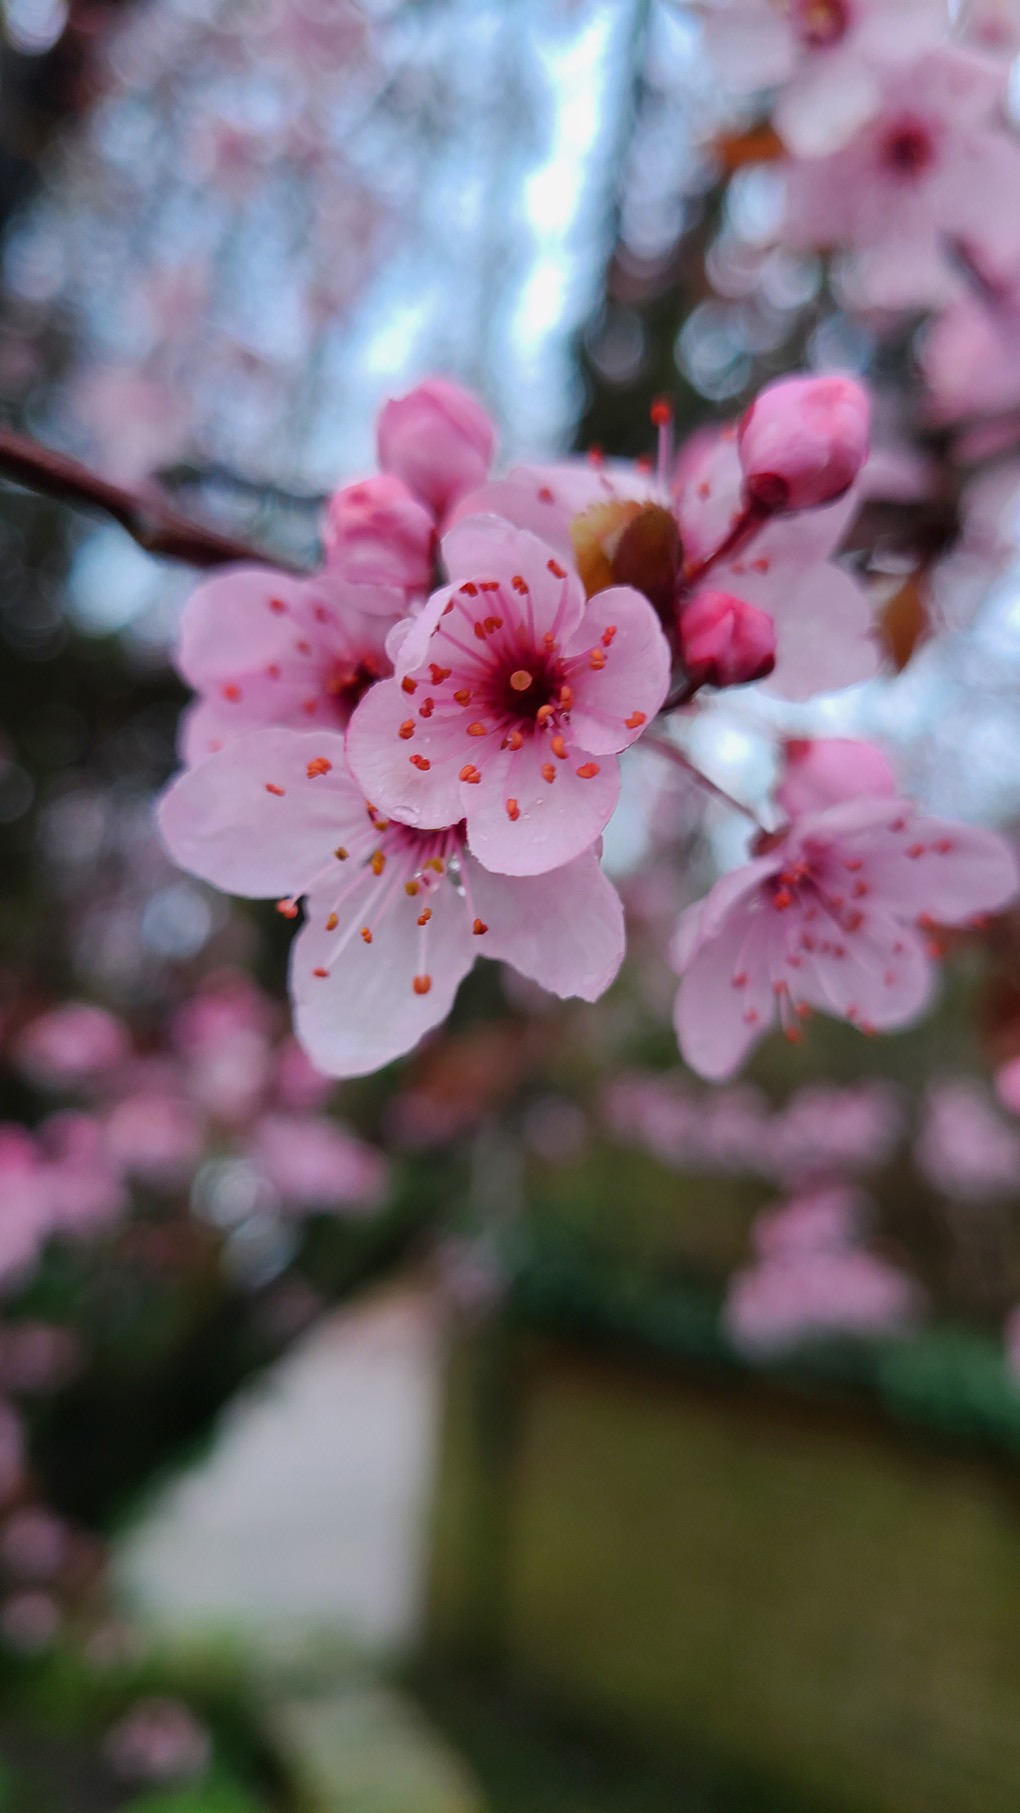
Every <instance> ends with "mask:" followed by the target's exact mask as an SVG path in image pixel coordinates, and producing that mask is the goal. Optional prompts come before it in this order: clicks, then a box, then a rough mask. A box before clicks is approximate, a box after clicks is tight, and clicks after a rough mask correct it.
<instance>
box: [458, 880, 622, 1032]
mask: <svg viewBox="0 0 1020 1813" xmlns="http://www.w3.org/2000/svg"><path fill="white" fill-rule="evenodd" d="M465 863H466V873H467V879H468V882H469V885H470V889H471V900H472V905H473V907H474V909H475V912H476V914H477V916H478V917H479V918H480V919H481V920H482V921H483V922H484V924H485V925H487V927H488V931H487V932H486V933H485V934H484V935H483V936H480V937H479V939H478V946H479V950H480V952H481V955H482V956H483V957H501V958H502V959H503V961H504V962H506V963H511V964H512V965H513V967H514V969H516V970H519V971H520V973H521V975H522V976H530V978H531V980H532V981H533V982H538V983H539V984H540V985H541V987H542V988H547V989H548V990H549V991H550V993H552V994H554V995H561V996H567V995H580V997H581V999H582V1000H583V1001H597V1000H598V998H599V996H600V995H602V994H604V993H605V991H606V989H607V988H608V987H609V985H610V983H611V982H612V981H613V980H614V978H615V976H616V973H617V971H618V969H619V967H620V964H621V963H622V961H623V954H624V945H625V937H624V925H623V907H622V905H621V902H620V897H619V895H618V894H617V892H616V889H615V888H614V887H613V885H612V883H611V882H609V881H608V880H607V879H606V876H605V875H604V874H603V872H602V867H601V865H600V863H599V859H598V855H597V854H596V852H595V851H594V850H588V851H586V852H585V854H584V855H583V856H577V857H575V858H574V860H573V862H569V863H566V864H564V866H563V867H562V868H559V869H554V870H553V871H552V872H551V873H548V874H545V875H529V876H520V877H518V876H511V875H492V874H489V873H488V872H487V871H486V870H485V869H483V868H482V867H481V866H480V864H478V863H476V862H473V861H472V860H471V858H470V857H467V858H465Z"/></svg>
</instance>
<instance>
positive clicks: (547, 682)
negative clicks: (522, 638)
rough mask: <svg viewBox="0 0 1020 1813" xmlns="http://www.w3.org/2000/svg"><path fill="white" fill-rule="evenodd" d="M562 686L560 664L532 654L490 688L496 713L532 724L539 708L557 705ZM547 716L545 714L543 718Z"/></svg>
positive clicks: (547, 713) (505, 672)
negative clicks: (497, 711)
mask: <svg viewBox="0 0 1020 1813" xmlns="http://www.w3.org/2000/svg"><path fill="white" fill-rule="evenodd" d="M562 684H563V673H562V667H561V663H560V662H559V661H557V660H555V659H554V658H553V659H550V658H549V657H544V656H540V655H536V654H532V655H531V656H529V657H528V658H527V660H526V661H522V662H520V663H519V664H515V665H514V666H513V667H511V668H510V669H509V671H506V670H504V672H503V674H502V675H499V676H497V678H496V683H495V686H494V687H493V693H494V697H495V701H496V706H497V710H501V711H502V712H503V713H505V715H506V716H507V717H508V718H516V719H517V721H518V722H521V721H522V720H523V721H524V722H525V723H529V724H533V723H534V722H535V721H536V719H537V718H538V714H539V712H540V711H541V710H542V707H543V706H547V705H550V704H551V703H555V702H556V701H558V699H559V695H560V689H561V687H562ZM549 715H550V713H549V712H546V713H545V714H544V717H548V716H549ZM543 722H544V718H543Z"/></svg>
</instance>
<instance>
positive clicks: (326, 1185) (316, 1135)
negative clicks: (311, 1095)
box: [249, 1114, 387, 1213]
mask: <svg viewBox="0 0 1020 1813" xmlns="http://www.w3.org/2000/svg"><path fill="white" fill-rule="evenodd" d="M249 1154H250V1156H251V1158H252V1159H253V1160H254V1161H255V1163H256V1164H257V1165H258V1167H259V1169H260V1170H261V1171H262V1172H263V1173H264V1175H265V1176H267V1177H268V1178H269V1180H270V1182H271V1183H272V1184H273V1185H274V1186H275V1188H276V1190H277V1191H278V1192H279V1195H280V1198H281V1200H282V1202H283V1203H284V1206H285V1207H289V1208H295V1209H334V1210H340V1211H344V1210H346V1211H347V1212H348V1213H350V1212H351V1211H354V1212H358V1211H359V1210H360V1211H365V1210H368V1209H375V1208H378V1206H379V1204H380V1202H381V1201H382V1198H383V1196H384V1195H385V1191H386V1184H387V1170H386V1164H385V1161H384V1160H383V1158H382V1156H381V1154H380V1153H379V1152H377V1151H376V1150H375V1149H374V1147H372V1146H368V1145H366V1144H365V1142H364V1141H363V1140H360V1139H358V1138H357V1137H356V1135H355V1134H353V1133H352V1132H351V1130H350V1128H349V1127H344V1126H341V1125H340V1124H339V1122H337V1121H334V1120H330V1119H329V1118H328V1116H326V1115H296V1114H266V1115H263V1117H262V1119H261V1120H259V1121H258V1122H256V1125H255V1127H254V1129H253V1132H252V1138H251V1143H250V1146H249Z"/></svg>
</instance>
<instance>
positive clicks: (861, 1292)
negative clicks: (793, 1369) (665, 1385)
mask: <svg viewBox="0 0 1020 1813" xmlns="http://www.w3.org/2000/svg"><path fill="white" fill-rule="evenodd" d="M859 1216H860V1206H859V1203H858V1200H857V1199H856V1198H855V1196H854V1195H853V1193H852V1192H847V1191H842V1190H832V1191H825V1192H822V1193H818V1194H816V1195H814V1196H812V1197H808V1198H802V1199H800V1200H797V1201H794V1202H791V1203H788V1204H786V1205H784V1206H783V1207H782V1208H780V1209H779V1210H774V1211H772V1213H771V1214H766V1215H763V1216H762V1217H761V1218H760V1220H759V1221H758V1223H757V1224H756V1227H755V1231H754V1236H753V1238H754V1243H755V1247H756V1250H757V1254H758V1258H757V1262H756V1263H755V1264H754V1265H753V1266H751V1267H749V1268H748V1269H747V1270H745V1271H742V1272H738V1273H737V1275H736V1277H735V1278H734V1279H733V1281H732V1283H731V1285H730V1289H729V1294H728V1296H727V1300H726V1307H725V1311H724V1317H723V1320H724V1324H725V1326H726V1328H727V1330H728V1332H729V1334H730V1336H731V1338H732V1339H733V1341H734V1342H735V1344H736V1346H738V1347H739V1348H741V1349H743V1351H744V1352H745V1353H747V1354H748V1355H750V1356H751V1357H753V1358H765V1357H767V1356H768V1355H770V1354H774V1353H781V1352H782V1351H783V1350H784V1349H786V1348H790V1347H795V1346H797V1345H799V1344H800V1343H801V1342H803V1341H807V1340H812V1339H814V1340H817V1339H819V1338H820V1337H822V1336H825V1335H855V1336H865V1337H872V1338H873V1337H875V1336H879V1335H891V1334H897V1333H899V1332H900V1331H901V1330H902V1329H904V1328H905V1327H908V1326H909V1325H910V1323H911V1322H913V1321H914V1320H915V1319H916V1317H917V1314H918V1312H919V1310H920V1308H921V1305H922V1301H923V1299H922V1295H921V1292H920V1290H919V1289H918V1287H917V1285H916V1284H914V1282H913V1281H912V1280H911V1279H910V1278H908V1277H907V1276H906V1274H905V1273H904V1272H902V1271H900V1270H899V1269H898V1268H897V1267H896V1266H893V1265H890V1264H889V1263H888V1261H887V1260H884V1259H881V1258H879V1257H878V1256H877V1255H876V1254H874V1253H869V1252H866V1251H864V1250H863V1249H861V1248H859V1247H857V1246H855V1244H854V1240H855V1237H856V1232H857V1226H858V1222H859Z"/></svg>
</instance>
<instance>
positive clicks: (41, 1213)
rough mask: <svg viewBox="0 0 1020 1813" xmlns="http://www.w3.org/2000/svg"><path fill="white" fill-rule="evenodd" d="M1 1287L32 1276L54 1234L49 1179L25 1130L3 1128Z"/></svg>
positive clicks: (0, 1143)
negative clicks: (44, 1247)
mask: <svg viewBox="0 0 1020 1813" xmlns="http://www.w3.org/2000/svg"><path fill="white" fill-rule="evenodd" d="M0 1205H2V1207H0V1284H3V1283H8V1282H10V1281H12V1280H15V1279H18V1278H20V1277H22V1276H23V1275H24V1274H26V1273H27V1272H29V1271H30V1270H31V1268H32V1267H33V1265H34V1264H35V1261H36V1259H37V1258H38V1255H39V1252H40V1250H41V1248H42V1246H43V1243H44V1241H45V1240H46V1237H47V1235H48V1234H49V1231H50V1225H51V1223H50V1205H49V1196H48V1191H47V1189H46V1179H45V1176H44V1174H43V1169H42V1166H41V1164H40V1162H39V1155H38V1153H37V1150H36V1147H35V1144H34V1142H33V1140H32V1137H31V1135H30V1134H28V1133H26V1132H25V1130H24V1128H22V1127H17V1126H0Z"/></svg>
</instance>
